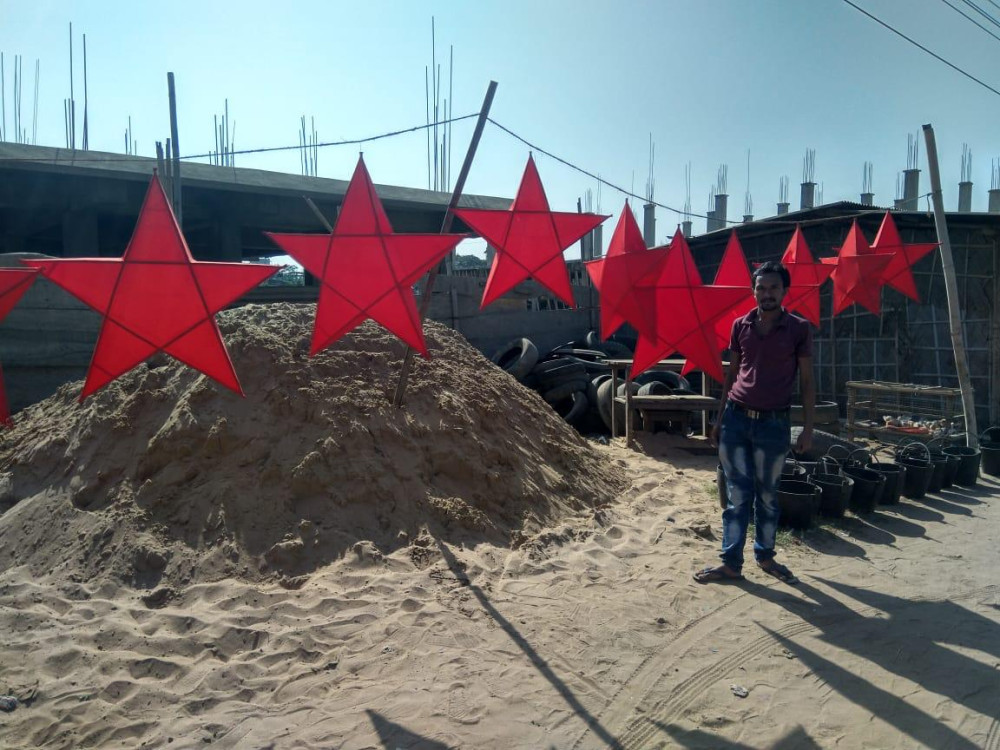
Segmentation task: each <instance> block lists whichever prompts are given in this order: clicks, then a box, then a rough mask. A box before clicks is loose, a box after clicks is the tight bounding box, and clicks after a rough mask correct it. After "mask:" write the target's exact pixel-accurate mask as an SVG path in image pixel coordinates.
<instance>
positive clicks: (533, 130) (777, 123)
mask: <svg viewBox="0 0 1000 750" xmlns="http://www.w3.org/2000/svg"><path fill="white" fill-rule="evenodd" d="M855 2H856V3H857V4H859V5H861V6H862V7H864V8H865V9H867V10H868V11H869V12H871V13H873V14H875V15H877V16H879V17H880V18H882V19H883V20H885V21H886V22H888V23H890V24H892V25H893V26H895V27H896V28H898V29H899V30H900V31H902V32H903V33H905V34H907V35H909V36H911V37H913V38H914V39H916V40H917V41H919V42H921V43H922V44H924V45H925V46H927V47H929V48H931V49H933V50H934V51H935V52H937V53H938V54H940V55H941V56H942V57H945V58H946V59H948V60H950V61H951V62H953V63H954V64H956V65H958V66H959V67H961V68H964V69H965V70H967V71H969V72H970V73H972V74H974V75H976V76H977V77H979V78H981V79H983V80H985V82H987V83H988V84H990V85H991V86H993V87H994V88H997V89H1000V41H998V40H997V39H993V38H991V37H990V36H989V35H987V34H986V33H985V32H983V31H982V30H980V29H978V28H976V27H975V26H973V25H972V24H971V23H970V22H969V21H967V20H966V19H964V18H962V17H961V16H960V15H959V14H958V13H956V12H955V11H954V10H952V9H951V8H949V7H948V6H947V5H946V4H945V2H944V0H855ZM949 2H952V3H953V4H955V5H956V6H958V7H960V8H962V9H963V10H964V11H965V12H967V13H968V14H970V15H975V11H974V10H972V9H971V8H969V6H967V5H965V4H964V2H963V0H949ZM977 2H978V4H979V5H980V6H981V7H982V8H983V9H984V10H987V11H989V12H991V13H992V14H994V15H995V16H996V17H997V18H1000V7H998V5H1000V3H997V4H994V3H993V2H991V0H977ZM432 16H434V17H435V19H436V28H437V41H438V59H439V61H441V62H443V63H444V65H443V66H442V76H443V79H445V80H446V79H447V56H448V53H449V47H450V46H451V47H454V61H455V64H454V89H453V90H454V103H453V112H454V114H455V115H463V114H469V113H473V112H475V111H477V110H478V109H479V107H480V104H481V102H482V98H483V95H484V93H485V91H486V87H487V84H488V82H489V81H490V80H491V79H492V80H496V81H497V82H498V83H499V88H498V91H497V97H496V100H495V102H494V105H493V110H492V117H493V118H494V119H495V120H497V121H499V122H500V123H502V124H503V125H505V126H506V127H508V128H510V129H511V130H514V131H515V132H517V133H519V134H521V135H522V136H524V137H525V138H526V139H528V140H529V141H532V142H534V143H536V144H537V145H538V146H540V147H541V148H544V149H546V150H549V151H552V152H554V153H555V154H558V155H559V156H561V157H562V158H564V159H566V160H567V161H570V162H572V163H574V164H577V165H579V166H581V167H583V168H585V169H587V170H588V171H591V172H594V173H600V174H601V175H602V176H603V177H604V178H605V179H607V180H609V181H610V182H612V183H615V184H618V185H621V186H623V187H625V188H630V189H632V188H634V191H635V192H636V193H638V194H639V195H643V194H644V192H645V185H646V180H647V176H648V163H649V138H650V134H652V139H653V141H654V143H655V148H656V156H655V169H654V179H655V193H654V197H655V199H656V201H657V202H659V203H663V204H667V205H670V206H674V207H676V208H682V207H683V204H684V200H685V186H684V168H685V165H686V164H687V163H688V162H689V161H690V162H691V165H692V178H691V203H692V209H693V210H694V211H695V212H697V213H704V211H705V209H706V208H707V204H708V195H709V192H710V189H711V187H712V185H713V184H714V183H715V180H716V174H717V171H718V169H719V166H720V165H721V164H726V165H728V183H729V184H728V192H729V194H730V201H729V205H730V210H729V218H730V219H739V218H740V217H741V216H742V213H743V205H744V193H745V190H746V187H747V167H746V162H747V150H748V149H749V151H750V190H751V193H752V196H753V201H754V213H755V214H756V215H757V216H758V217H763V216H769V215H772V214H773V213H774V211H775V202H776V201H777V198H778V181H779V178H780V177H781V176H783V175H787V176H788V178H789V183H790V198H791V202H792V205H793V208H794V207H795V206H796V205H797V203H798V194H799V183H800V182H801V179H802V160H803V155H804V153H805V150H806V149H807V148H813V149H815V150H816V181H817V182H818V183H822V186H823V198H824V201H825V202H831V201H834V200H838V199H850V200H858V195H859V193H860V191H861V179H862V164H863V162H865V161H872V162H874V192H875V200H876V202H877V203H879V204H881V205H886V204H891V203H892V199H893V198H894V197H895V190H896V175H897V172H898V171H900V170H902V169H904V168H905V167H906V158H907V136H908V135H909V134H916V135H917V137H918V140H919V144H920V168H921V170H922V174H921V192H927V191H928V190H929V176H928V172H927V165H926V154H925V149H924V142H923V136H922V134H921V125H922V124H923V123H926V122H929V123H932V124H933V125H934V128H935V132H936V135H937V141H938V148H939V154H940V160H941V169H942V178H943V181H944V183H945V201H946V206H947V207H948V208H949V209H953V208H955V206H956V203H957V183H958V181H959V167H960V158H961V153H962V144H963V143H968V144H969V146H970V148H971V149H972V151H973V181H974V183H975V188H974V198H973V208H974V210H985V209H986V200H987V196H986V191H987V190H988V189H989V187H990V177H991V159H992V158H996V157H1000V126H998V123H1000V96H998V95H996V94H994V93H991V92H989V91H987V90H986V89H984V88H982V87H980V86H979V85H977V84H975V83H973V82H972V81H969V80H967V79H966V78H963V77H962V76H961V75H960V74H958V73H956V72H955V71H953V70H951V69H949V68H948V67H946V66H945V65H943V64H942V63H940V62H938V61H937V60H934V59H933V58H931V57H929V56H928V55H927V54H926V53H924V52H922V51H920V50H919V49H917V48H915V47H913V46H912V45H910V44H908V43H907V42H905V41H904V40H902V39H900V38H898V37H896V36H894V35H893V34H891V33H890V32H889V31H887V30H885V29H884V28H882V27H880V26H878V25H877V24H876V23H874V22H873V21H871V20H870V19H868V18H866V17H864V16H863V15H861V14H860V13H859V12H858V11H856V10H854V9H853V8H851V7H850V6H849V5H847V4H846V3H844V2H843V1H842V0H715V1H713V2H700V1H695V0H688V1H684V2H682V1H681V0H648V1H645V2H642V1H639V0H635V1H631V2H630V1H628V0H623V1H622V2H615V3H612V2H606V1H604V2H598V1H597V0H531V1H530V2H529V1H526V0H503V1H502V2H499V1H494V0H475V1H473V0H469V1H468V2H457V0H452V1H450V2H425V1H421V0H397V1H393V2H389V1H385V2H380V1H378V0H369V1H368V2H352V3H345V2H338V1H327V2H312V1H308V0H301V1H296V0H289V1H286V2H283V3H276V2H273V0H269V1H268V2H260V1H253V0H251V1H249V2H242V3H214V2H190V1H189V0H174V1H173V2H170V3H151V2H138V3H121V2H110V1H108V0H87V1H86V2H69V1H68V0H51V1H46V0H33V1H32V2H24V1H23V0H18V1H17V2H14V1H13V0H0V51H2V52H3V54H4V63H5V86H6V97H7V99H6V102H7V124H8V128H10V126H11V120H12V99H13V92H12V88H13V86H12V82H13V81H12V76H13V58H14V56H15V55H21V56H23V60H24V63H23V70H24V78H25V81H24V93H23V95H22V104H21V106H22V125H24V126H25V127H27V128H28V129H29V132H30V130H31V125H32V108H33V97H34V69H35V60H36V59H39V60H40V61H41V63H40V68H41V76H40V95H39V104H38V136H37V140H38V143H40V144H43V145H52V146H61V145H63V144H64V142H65V134H64V126H63V99H65V98H67V97H68V96H69V88H70V74H69V31H68V24H69V22H72V23H73V32H74V37H75V39H74V41H75V45H76V46H75V52H74V65H75V73H76V81H75V95H76V99H77V102H78V108H79V109H78V115H77V117H78V123H80V124H82V112H80V111H79V110H81V109H82V106H83V77H82V72H83V71H82V68H83V66H82V46H81V35H82V34H84V33H85V34H86V35H87V65H88V88H89V91H88V94H89V126H90V131H89V132H90V146H91V148H92V149H95V150H102V151H116V152H121V151H123V149H124V131H125V127H126V123H127V119H128V117H129V115H131V117H132V129H133V136H134V138H135V139H136V141H137V142H138V147H139V153H140V154H141V155H148V156H152V155H153V154H154V142H155V141H156V140H166V137H167V136H168V135H169V120H168V106H167V84H166V73H167V71H173V72H174V74H175V76H176V80H177V88H178V98H179V119H180V144H181V152H182V155H183V154H194V153H203V152H205V151H208V150H210V149H212V148H214V144H215V141H214V137H213V119H212V118H213V115H215V114H220V113H221V112H222V109H223V102H224V100H225V99H227V98H228V100H229V112H230V117H231V119H232V120H233V121H234V122H235V126H236V133H235V145H236V148H237V149H240V148H258V147H268V146H281V145H294V144H296V143H297V142H298V141H297V131H298V127H299V117H300V116H301V115H307V116H312V117H315V123H316V129H317V131H318V133H319V137H320V140H321V141H332V140H339V139H345V138H356V137H364V136H370V135H375V134H378V133H382V132H387V131H392V130H397V129H401V128H407V127H410V126H413V125H419V124H423V123H424V120H425V96H424V70H425V66H427V65H429V64H430V60H431V34H430V32H431V17H432ZM978 18H979V20H980V21H981V23H983V25H984V26H986V27H987V28H990V29H991V30H992V31H993V33H995V34H996V35H997V36H1000V26H996V25H991V24H990V22H989V21H987V20H985V19H983V18H982V17H978ZM471 132H472V125H471V121H466V122H463V123H460V124H457V125H455V127H454V130H453V133H454V147H453V151H452V158H453V160H454V167H453V175H457V172H458V166H459V164H460V163H461V159H462V157H463V155H464V152H465V148H466V146H467V144H468V140H469V136H470V135H471ZM77 139H78V142H79V139H80V136H79V135H78V136H77ZM364 152H365V159H366V161H367V163H368V167H369V170H370V172H371V174H372V177H373V179H374V180H375V182H376V183H390V184H398V185H408V186H413V187H426V186H427V179H428V178H427V147H426V138H425V135H424V133H423V132H419V133H416V134H411V135H405V136H399V137H394V138H391V139H386V140H382V141H378V142H374V143H369V144H366V145H365V146H364ZM357 154H358V147H357V146H344V147H331V148H325V149H322V150H321V153H320V157H319V174H320V175H321V176H325V177H336V178H340V179H347V178H349V176H350V174H351V171H352V169H353V166H354V164H355V162H356V159H357ZM527 155H528V148H527V147H526V146H524V145H523V144H520V143H518V142H517V141H515V140H513V139H512V138H511V137H510V136H509V135H507V134H505V133H503V132H502V131H500V130H498V129H497V128H495V127H493V126H488V127H487V130H486V133H485V135H484V138H483V141H482V143H481V145H480V149H479V154H478V156H477V158H476V162H475V164H474V165H473V169H472V172H471V175H470V177H469V181H468V184H467V187H466V190H467V192H471V193H481V194H489V195H501V196H513V194H514V192H515V191H516V188H517V185H518V182H519V180H520V177H521V172H522V170H523V167H524V162H525V160H526V158H527ZM536 159H537V161H538V167H539V171H540V173H541V176H542V180H543V182H544V184H545V186H546V189H547V192H548V195H549V200H550V203H551V204H552V207H553V208H554V209H557V210H575V208H576V201H577V198H578V197H581V196H583V195H584V194H585V191H586V190H587V189H591V190H593V191H594V193H595V197H596V192H597V184H596V182H595V181H594V180H591V179H590V178H587V177H586V176H584V175H582V174H579V173H576V172H574V171H572V170H571V169H569V168H567V167H566V166H564V165H562V164H560V163H558V162H556V161H554V160H552V159H549V158H548V157H546V156H544V155H542V154H538V153H536ZM236 164H237V166H244V167H256V168H261V169H270V170H276V171H286V172H292V173H298V172H299V157H298V155H297V153H295V152H288V153H282V154H278V155H246V156H237V161H236ZM623 203H624V195H622V194H621V193H619V192H617V191H615V190H614V189H612V188H609V187H606V186H605V187H603V188H601V200H600V208H601V210H602V211H603V212H604V213H607V214H612V215H613V218H612V219H611V220H610V221H609V222H608V223H607V225H606V226H607V227H608V228H607V229H606V230H605V237H606V238H607V237H608V236H610V233H611V227H612V226H613V224H614V221H615V219H616V218H617V215H618V214H619V212H620V211H621V208H622V205H623ZM633 203H635V201H633ZM657 218H658V224H657V240H658V241H665V240H667V239H668V238H669V236H670V234H671V233H672V231H673V229H674V227H675V226H676V224H677V222H678V221H679V217H678V216H677V215H676V214H674V213H672V212H669V211H665V210H663V209H660V210H658V214H657ZM695 230H696V231H703V230H704V220H698V219H696V220H695Z"/></svg>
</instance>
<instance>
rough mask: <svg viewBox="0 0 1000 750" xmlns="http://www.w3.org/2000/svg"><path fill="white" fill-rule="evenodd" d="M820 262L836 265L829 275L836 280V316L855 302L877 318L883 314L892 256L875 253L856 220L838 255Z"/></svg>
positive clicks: (834, 302)
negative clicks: (884, 285)
mask: <svg viewBox="0 0 1000 750" xmlns="http://www.w3.org/2000/svg"><path fill="white" fill-rule="evenodd" d="M821 261H822V262H823V263H826V264H828V265H832V266H834V268H833V271H832V273H831V274H830V279H831V280H832V281H833V314H834V315H837V314H838V313H841V312H843V311H844V310H846V309H847V308H848V307H850V306H851V304H852V303H855V302H856V303H857V304H859V305H861V306H862V307H864V308H865V309H866V310H868V311H869V312H871V313H873V314H874V315H879V314H880V313H881V308H882V274H883V272H884V271H885V267H886V266H887V265H888V264H889V261H890V257H889V256H888V255H876V254H875V253H874V252H872V249H871V246H870V245H869V244H868V240H867V239H865V235H864V233H863V232H862V231H861V229H860V227H858V221H857V219H855V220H854V221H852V222H851V229H850V231H848V233H847V237H846V238H845V239H844V244H843V245H842V246H841V248H840V250H839V252H838V253H837V256H836V257H835V258H822V259H821Z"/></svg>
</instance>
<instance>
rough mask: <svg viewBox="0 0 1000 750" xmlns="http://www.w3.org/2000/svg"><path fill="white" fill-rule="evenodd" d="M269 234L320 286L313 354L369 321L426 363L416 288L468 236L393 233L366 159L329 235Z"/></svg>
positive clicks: (349, 189) (355, 174)
mask: <svg viewBox="0 0 1000 750" xmlns="http://www.w3.org/2000/svg"><path fill="white" fill-rule="evenodd" d="M266 234H267V236H268V237H270V238H271V239H272V240H274V241H275V243H277V244H278V246H279V247H281V249H282V250H284V251H285V252H286V253H288V254H289V255H291V256H292V257H293V258H295V260H297V261H298V262H299V263H301V264H302V265H303V266H304V267H305V268H306V270H307V271H309V273H311V274H312V275H313V276H315V277H316V278H317V279H319V281H320V284H321V286H320V290H319V302H318V303H317V304H316V321H315V323H314V325H313V335H312V349H311V352H310V353H311V354H316V353H317V352H319V351H321V350H323V349H325V348H326V347H328V346H330V345H331V344H333V343H334V342H335V341H337V340H338V339H339V338H340V337H341V336H343V335H344V334H345V333H347V332H348V331H351V330H352V329H354V328H355V327H356V326H358V325H359V324H360V323H362V322H363V321H364V320H365V319H367V318H371V319H372V320H374V321H375V322H377V323H379V324H381V325H383V326H385V327H386V328H387V329H388V330H390V331H392V332H393V333H394V334H396V335H397V336H398V337H399V338H400V339H402V340H403V341H404V342H405V343H407V344H409V345H410V346H411V347H413V348H414V349H415V350H417V351H418V352H420V353H421V354H422V355H424V356H425V357H426V356H427V345H426V344H425V343H424V330H423V324H422V322H421V320H420V313H419V312H418V311H417V304H416V301H415V299H414V296H413V285H414V284H415V283H416V282H417V279H419V278H420V277H421V276H423V275H424V274H425V273H426V272H427V271H429V270H430V269H431V268H433V267H434V266H436V265H437V264H438V263H440V262H441V259H442V258H444V256H446V255H447V254H448V253H449V252H450V251H451V250H452V249H453V248H454V247H455V245H457V244H458V243H459V242H461V240H462V239H463V238H464V237H465V236H466V235H464V234H394V233H393V231H392V225H391V224H390V223H389V217H388V216H386V213H385V209H384V208H383V207H382V201H381V200H379V197H378V195H377V194H376V192H375V186H374V185H373V184H372V179H371V177H370V176H369V174H368V169H367V168H366V167H365V161H364V159H363V158H359V159H358V165H357V167H355V169H354V176H353V177H351V183H350V185H348V187H347V193H346V194H345V195H344V203H343V205H341V207H340V215H339V216H338V217H337V223H336V224H335V225H334V227H333V232H332V233H331V234H275V233H271V232H267V233H266Z"/></svg>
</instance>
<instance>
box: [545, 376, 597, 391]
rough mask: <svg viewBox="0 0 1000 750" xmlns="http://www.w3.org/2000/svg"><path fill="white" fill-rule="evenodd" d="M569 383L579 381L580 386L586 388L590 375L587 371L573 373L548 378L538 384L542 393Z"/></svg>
mask: <svg viewBox="0 0 1000 750" xmlns="http://www.w3.org/2000/svg"><path fill="white" fill-rule="evenodd" d="M567 383H579V385H580V388H582V389H583V390H586V389H587V386H588V385H589V384H590V376H589V375H587V374H586V373H579V374H577V373H571V374H569V375H564V376H563V377H561V378H553V379H551V380H546V381H545V382H543V383H541V384H540V385H539V386H538V391H539V392H540V393H545V392H547V391H551V390H552V389H553V388H559V387H561V386H564V385H566V384H567Z"/></svg>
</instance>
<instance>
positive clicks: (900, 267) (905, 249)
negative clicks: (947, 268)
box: [872, 211, 938, 302]
mask: <svg viewBox="0 0 1000 750" xmlns="http://www.w3.org/2000/svg"><path fill="white" fill-rule="evenodd" d="M937 247H938V243H937V242H907V243H904V242H903V240H902V238H901V237H900V236H899V230H898V229H897V228H896V222H895V220H894V219H893V218H892V214H890V213H889V212H888V211H886V212H885V216H884V217H882V225H881V226H880V227H879V229H878V234H876V235H875V241H874V242H873V243H872V251H873V252H875V253H876V254H878V255H888V256H889V258H890V259H889V263H888V264H887V265H886V267H885V271H883V272H882V282H883V283H884V284H885V285H886V286H889V287H892V288H893V289H895V290H896V291H897V292H900V293H902V294H905V295H906V296H907V297H909V298H910V299H912V300H913V301H914V302H920V294H918V293H917V284H916V282H915V281H914V279H913V271H912V270H911V268H912V266H913V264H914V263H916V262H917V261H918V260H920V259H921V258H923V257H924V256H925V255H927V254H929V253H932V252H934V250H935V249H937Z"/></svg>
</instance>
